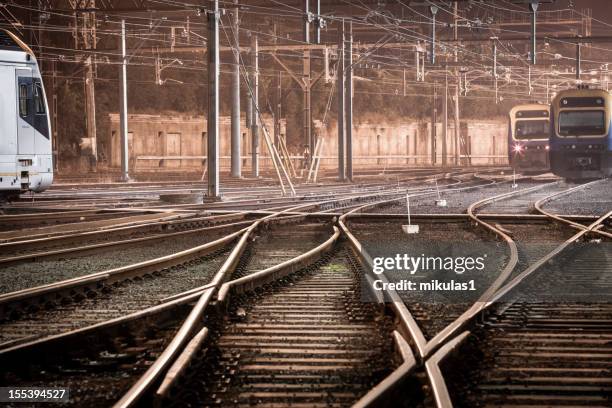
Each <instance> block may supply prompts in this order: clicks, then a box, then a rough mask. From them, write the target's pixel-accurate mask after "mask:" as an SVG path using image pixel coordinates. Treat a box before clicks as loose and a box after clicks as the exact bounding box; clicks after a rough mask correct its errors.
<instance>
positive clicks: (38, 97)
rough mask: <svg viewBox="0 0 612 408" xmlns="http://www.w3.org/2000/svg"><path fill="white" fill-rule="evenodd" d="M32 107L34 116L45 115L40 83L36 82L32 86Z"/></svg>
mask: <svg viewBox="0 0 612 408" xmlns="http://www.w3.org/2000/svg"><path fill="white" fill-rule="evenodd" d="M34 106H35V107H36V114H38V115H44V114H45V113H46V112H45V101H44V98H43V90H42V85H41V84H40V82H36V84H35V85H34Z"/></svg>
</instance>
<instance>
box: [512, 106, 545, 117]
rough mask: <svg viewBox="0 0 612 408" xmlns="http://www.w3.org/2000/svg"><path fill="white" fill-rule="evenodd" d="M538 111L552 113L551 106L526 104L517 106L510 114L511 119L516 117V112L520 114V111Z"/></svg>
mask: <svg viewBox="0 0 612 408" xmlns="http://www.w3.org/2000/svg"><path fill="white" fill-rule="evenodd" d="M538 110H540V111H546V112H550V105H548V104H543V103H526V104H523V105H516V106H514V107H513V108H512V109H510V112H509V114H510V116H511V117H514V115H515V114H516V112H520V111H538Z"/></svg>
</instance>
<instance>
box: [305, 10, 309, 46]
mask: <svg viewBox="0 0 612 408" xmlns="http://www.w3.org/2000/svg"><path fill="white" fill-rule="evenodd" d="M304 15H305V16H306V17H305V18H306V20H305V21H304V42H305V43H307V44H308V43H310V1H309V0H304Z"/></svg>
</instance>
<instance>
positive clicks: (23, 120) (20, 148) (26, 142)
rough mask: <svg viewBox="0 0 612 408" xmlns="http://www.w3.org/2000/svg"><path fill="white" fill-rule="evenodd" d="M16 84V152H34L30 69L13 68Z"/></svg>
mask: <svg viewBox="0 0 612 408" xmlns="http://www.w3.org/2000/svg"><path fill="white" fill-rule="evenodd" d="M15 75H16V78H15V79H16V81H15V82H16V84H17V154H35V153H36V150H35V142H34V141H35V140H36V132H35V130H34V120H35V112H34V102H33V98H34V88H33V79H32V71H31V70H29V69H17V70H15Z"/></svg>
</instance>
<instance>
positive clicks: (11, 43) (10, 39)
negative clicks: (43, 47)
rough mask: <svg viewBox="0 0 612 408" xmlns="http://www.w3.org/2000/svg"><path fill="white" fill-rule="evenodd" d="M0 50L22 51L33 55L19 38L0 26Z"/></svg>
mask: <svg viewBox="0 0 612 408" xmlns="http://www.w3.org/2000/svg"><path fill="white" fill-rule="evenodd" d="M0 50H4V51H22V52H25V53H28V54H30V55H31V56H34V52H33V51H32V49H31V48H30V47H28V46H27V45H26V43H24V42H23V41H21V40H20V39H19V37H17V36H16V35H15V34H13V33H11V32H10V31H7V30H4V29H1V28H0Z"/></svg>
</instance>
